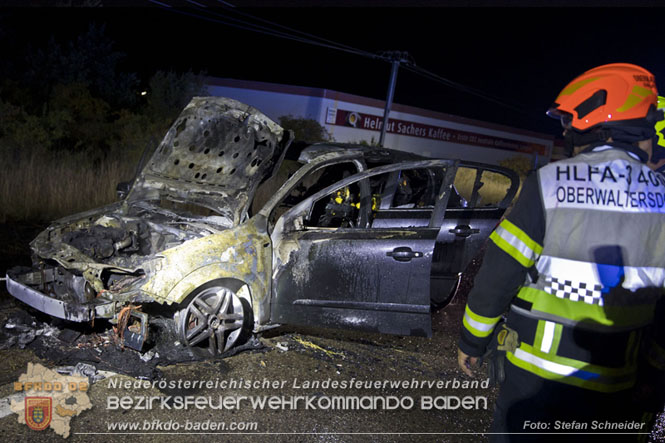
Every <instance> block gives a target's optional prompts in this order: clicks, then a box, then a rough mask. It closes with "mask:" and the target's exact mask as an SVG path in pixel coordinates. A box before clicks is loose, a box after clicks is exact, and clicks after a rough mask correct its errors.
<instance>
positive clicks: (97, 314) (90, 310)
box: [6, 274, 115, 322]
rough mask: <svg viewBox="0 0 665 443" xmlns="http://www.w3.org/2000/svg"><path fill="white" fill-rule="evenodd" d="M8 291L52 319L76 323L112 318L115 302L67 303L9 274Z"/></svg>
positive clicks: (17, 276)
mask: <svg viewBox="0 0 665 443" xmlns="http://www.w3.org/2000/svg"><path fill="white" fill-rule="evenodd" d="M6 277H7V291H9V293H10V294H11V295H13V296H14V297H15V298H17V299H19V300H21V301H22V302H23V303H25V304H27V305H29V306H32V307H33V308H35V309H37V310H38V311H41V312H43V313H45V314H48V315H50V316H52V317H58V318H62V319H64V320H70V321H76V322H88V321H91V320H93V319H95V318H112V317H113V315H114V314H115V302H111V301H108V300H103V299H96V300H93V301H91V302H89V303H86V304H80V303H67V302H64V301H62V300H58V299H57V298H53V297H50V296H48V295H45V294H43V293H41V292H39V291H38V290H36V289H33V288H31V287H30V286H28V285H26V284H24V283H21V282H20V275H16V276H15V275H11V274H7V275H6Z"/></svg>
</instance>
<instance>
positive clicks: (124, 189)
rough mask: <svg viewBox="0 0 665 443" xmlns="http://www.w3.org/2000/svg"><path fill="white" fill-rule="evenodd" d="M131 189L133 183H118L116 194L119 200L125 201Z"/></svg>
mask: <svg viewBox="0 0 665 443" xmlns="http://www.w3.org/2000/svg"><path fill="white" fill-rule="evenodd" d="M131 189H132V182H120V183H118V186H116V187H115V193H116V195H117V196H118V199H120V200H124V199H125V198H126V197H127V195H128V194H129V191H130V190H131Z"/></svg>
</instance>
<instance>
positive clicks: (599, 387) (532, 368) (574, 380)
mask: <svg viewBox="0 0 665 443" xmlns="http://www.w3.org/2000/svg"><path fill="white" fill-rule="evenodd" d="M506 358H507V359H508V361H509V362H511V363H512V364H514V365H515V366H517V367H518V368H521V369H524V370H525V371H529V372H531V373H532V374H536V375H538V376H540V377H542V378H545V379H547V380H552V381H557V382H560V383H565V384H567V385H571V386H577V387H578V388H584V389H589V390H593V391H598V392H608V393H609V392H617V391H622V390H624V389H629V388H631V387H632V386H633V385H634V384H635V377H634V376H632V377H630V378H629V379H628V380H626V381H624V382H622V383H616V384H604V383H598V382H591V381H589V380H583V379H581V378H578V377H570V376H564V375H561V374H556V373H553V372H549V371H546V370H544V369H542V368H540V367H538V366H536V365H534V364H532V363H529V362H526V361H524V360H520V359H519V358H517V357H515V356H514V355H513V354H512V353H511V352H507V353H506Z"/></svg>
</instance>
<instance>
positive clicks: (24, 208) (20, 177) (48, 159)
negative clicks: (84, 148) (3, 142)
mask: <svg viewBox="0 0 665 443" xmlns="http://www.w3.org/2000/svg"><path fill="white" fill-rule="evenodd" d="M7 157H9V158H7ZM135 168H136V159H134V158H131V159H129V158H127V159H125V158H114V159H107V160H106V161H101V162H98V164H95V162H94V159H91V158H90V157H89V156H86V155H84V154H70V153H66V154H65V155H60V156H58V155H56V154H54V153H50V152H42V153H39V152H30V153H24V152H18V153H13V154H12V155H8V156H5V158H4V161H3V162H2V166H0V222H6V221H21V220H51V219H55V218H59V217H62V216H65V215H69V214H73V213H76V212H80V211H84V210H87V209H92V208H94V207H98V206H102V205H105V204H108V203H111V202H113V201H114V200H116V195H115V188H116V185H117V184H118V182H120V181H123V180H128V179H129V178H131V177H132V175H133V173H134V170H135Z"/></svg>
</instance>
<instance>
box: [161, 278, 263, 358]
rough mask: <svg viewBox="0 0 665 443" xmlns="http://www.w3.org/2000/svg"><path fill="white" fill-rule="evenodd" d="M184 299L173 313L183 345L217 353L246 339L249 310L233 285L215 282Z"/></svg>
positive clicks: (209, 353)
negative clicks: (182, 305) (182, 306)
mask: <svg viewBox="0 0 665 443" xmlns="http://www.w3.org/2000/svg"><path fill="white" fill-rule="evenodd" d="M187 300H188V302H186V303H185V304H184V308H183V309H181V310H179V311H177V312H176V314H175V316H174V320H175V324H176V330H177V332H178V339H179V340H180V342H181V343H182V344H183V345H184V346H187V347H189V348H190V349H192V351H194V352H195V353H199V354H200V353H203V354H206V353H207V354H208V355H210V356H217V355H221V354H223V353H225V352H226V351H228V350H229V349H231V348H232V347H234V346H237V345H240V344H242V343H244V342H245V341H246V340H247V338H248V335H249V334H248V330H249V331H250V333H251V328H250V327H248V325H251V316H252V310H251V307H250V306H249V303H248V302H247V301H246V300H245V299H243V298H241V297H239V296H238V295H237V293H236V292H235V291H234V290H233V289H231V288H230V287H228V286H226V285H218V284H215V285H212V286H207V287H202V288H200V289H199V290H197V291H195V292H194V293H193V294H192V295H190V296H189V297H188V298H187Z"/></svg>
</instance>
